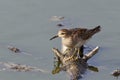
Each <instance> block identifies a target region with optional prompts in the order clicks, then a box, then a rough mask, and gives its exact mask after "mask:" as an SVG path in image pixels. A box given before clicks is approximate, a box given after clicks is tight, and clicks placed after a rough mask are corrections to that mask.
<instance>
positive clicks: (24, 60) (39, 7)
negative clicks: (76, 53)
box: [0, 0, 120, 80]
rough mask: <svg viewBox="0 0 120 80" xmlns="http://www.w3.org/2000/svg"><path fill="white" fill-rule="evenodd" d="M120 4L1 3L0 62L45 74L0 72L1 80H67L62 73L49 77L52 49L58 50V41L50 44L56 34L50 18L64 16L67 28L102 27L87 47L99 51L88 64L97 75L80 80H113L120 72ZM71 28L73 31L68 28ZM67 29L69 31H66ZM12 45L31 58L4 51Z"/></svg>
mask: <svg viewBox="0 0 120 80" xmlns="http://www.w3.org/2000/svg"><path fill="white" fill-rule="evenodd" d="M119 3H120V1H119V0H84V1H83V0H81V1H80V0H73V1H72V0H59V1H58V0H49V1H47V0H0V61H1V62H14V63H20V64H27V65H31V66H36V67H39V68H41V69H44V70H46V71H48V72H49V73H40V72H37V73H36V72H14V71H13V72H12V71H10V72H9V71H0V79H1V80H16V79H17V80H21V79H22V80H33V79H34V80H69V78H68V76H66V74H65V73H64V72H61V73H60V74H57V75H52V74H51V70H52V69H53V56H54V55H53V53H52V51H51V49H52V47H56V48H59V49H60V45H61V44H60V40H59V39H56V40H54V41H49V38H51V37H52V36H53V35H54V34H56V33H57V30H59V28H58V27H56V22H51V21H49V19H50V17H51V16H64V17H65V22H64V24H66V25H67V26H70V28H72V27H73V26H74V27H78V26H83V27H84V26H85V27H87V28H92V27H95V26H97V25H101V26H102V31H101V32H100V33H98V34H96V35H95V36H94V37H93V38H92V39H91V40H90V41H89V42H88V43H87V44H88V45H92V46H97V45H98V46H100V47H101V48H100V51H99V53H98V54H96V55H95V56H94V57H93V58H92V59H90V60H89V62H88V63H89V64H92V65H95V66H98V67H99V69H100V71H99V72H98V73H94V72H91V71H88V72H86V74H85V75H84V78H83V79H82V80H96V79H97V80H101V79H104V80H114V79H115V78H113V77H112V76H110V73H111V72H112V71H113V70H114V69H117V68H120V62H119V61H120V58H119V56H120V53H119V47H120V36H119V35H120V31H119V29H120V27H119V25H120V22H119V21H120V15H119V14H120V5H119ZM71 26H72V27H71ZM68 28H69V27H68ZM8 45H13V46H15V47H18V48H20V49H21V50H23V51H25V52H27V53H30V54H32V56H29V55H25V54H13V53H12V52H11V51H9V50H8V49H7V46H8Z"/></svg>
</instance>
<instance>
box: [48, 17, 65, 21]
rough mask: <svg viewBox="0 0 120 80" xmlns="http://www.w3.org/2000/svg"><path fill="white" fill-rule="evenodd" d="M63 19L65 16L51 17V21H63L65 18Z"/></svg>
mask: <svg viewBox="0 0 120 80" xmlns="http://www.w3.org/2000/svg"><path fill="white" fill-rule="evenodd" d="M63 19H64V17H63V16H52V17H51V18H50V20H51V21H61V20H63Z"/></svg>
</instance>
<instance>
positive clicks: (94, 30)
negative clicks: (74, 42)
mask: <svg viewBox="0 0 120 80" xmlns="http://www.w3.org/2000/svg"><path fill="white" fill-rule="evenodd" d="M100 31H101V26H100V25H99V26H97V27H95V28H93V29H89V30H88V31H86V33H85V34H84V35H83V36H82V38H83V39H84V40H86V39H89V38H91V37H92V36H93V35H94V34H96V33H98V32H100Z"/></svg>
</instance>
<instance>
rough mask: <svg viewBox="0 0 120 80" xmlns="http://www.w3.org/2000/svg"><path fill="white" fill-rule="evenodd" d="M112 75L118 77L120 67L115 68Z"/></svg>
mask: <svg viewBox="0 0 120 80" xmlns="http://www.w3.org/2000/svg"><path fill="white" fill-rule="evenodd" d="M111 75H112V76H114V77H117V78H118V77H119V76H120V69H117V70H114V71H113V72H112V74H111Z"/></svg>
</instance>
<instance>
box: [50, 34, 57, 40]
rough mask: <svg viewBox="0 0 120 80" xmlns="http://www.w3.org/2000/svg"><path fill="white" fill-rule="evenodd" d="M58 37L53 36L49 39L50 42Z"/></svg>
mask: <svg viewBox="0 0 120 80" xmlns="http://www.w3.org/2000/svg"><path fill="white" fill-rule="evenodd" d="M57 37H58V35H55V36H53V37H52V38H50V40H53V39H55V38H57Z"/></svg>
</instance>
